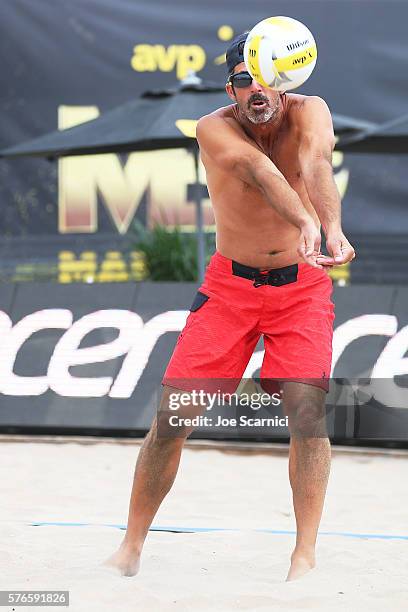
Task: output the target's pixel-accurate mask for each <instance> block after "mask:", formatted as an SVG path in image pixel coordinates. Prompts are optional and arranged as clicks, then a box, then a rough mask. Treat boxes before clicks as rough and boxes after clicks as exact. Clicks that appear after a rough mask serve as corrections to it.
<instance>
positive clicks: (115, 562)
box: [103, 542, 142, 576]
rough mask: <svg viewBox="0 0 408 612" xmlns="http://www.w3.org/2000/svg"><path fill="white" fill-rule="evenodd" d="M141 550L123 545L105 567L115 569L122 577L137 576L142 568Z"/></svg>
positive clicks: (106, 562) (105, 563) (107, 560)
mask: <svg viewBox="0 0 408 612" xmlns="http://www.w3.org/2000/svg"><path fill="white" fill-rule="evenodd" d="M141 552H142V551H141V548H140V547H136V546H130V545H128V544H124V543H123V542H122V544H121V545H120V547H119V548H118V550H117V551H116V552H115V553H113V555H112V556H111V557H109V558H108V559H106V561H105V562H104V564H103V565H107V566H109V567H114V568H115V569H117V570H118V571H119V573H120V574H121V575H122V576H136V574H137V573H138V571H139V567H140V555H141Z"/></svg>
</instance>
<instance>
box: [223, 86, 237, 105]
mask: <svg viewBox="0 0 408 612" xmlns="http://www.w3.org/2000/svg"><path fill="white" fill-rule="evenodd" d="M225 91H226V92H227V96H228V97H229V98H231V100H233V101H234V102H236V99H237V98H236V95H235V93H234V90H233V88H232V85H230V84H229V83H227V84H226V85H225Z"/></svg>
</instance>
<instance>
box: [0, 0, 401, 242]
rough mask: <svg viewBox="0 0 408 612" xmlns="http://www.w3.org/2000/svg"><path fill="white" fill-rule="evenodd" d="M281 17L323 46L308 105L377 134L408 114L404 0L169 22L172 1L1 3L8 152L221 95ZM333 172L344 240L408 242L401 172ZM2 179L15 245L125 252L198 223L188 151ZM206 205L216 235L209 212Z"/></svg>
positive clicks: (285, 4) (32, 163)
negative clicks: (193, 82)
mask: <svg viewBox="0 0 408 612" xmlns="http://www.w3.org/2000/svg"><path fill="white" fill-rule="evenodd" d="M271 14H274V15H282V14H283V15H288V16H291V17H295V18H297V19H299V20H301V21H303V22H304V23H305V24H307V26H308V27H309V28H310V29H311V31H312V32H313V34H314V35H315V38H316V40H317V45H318V63H317V67H316V69H315V71H314V73H313V75H312V77H311V78H310V79H309V81H308V82H307V83H306V84H305V85H304V86H303V87H302V88H301V89H300V90H299V91H300V93H305V94H316V95H319V96H321V97H323V98H324V99H325V100H326V101H327V102H328V104H329V106H330V107H331V109H332V111H334V112H337V113H339V114H344V115H350V116H353V117H356V118H359V119H364V120H368V121H372V122H378V123H381V122H384V121H387V120H390V119H392V118H395V117H398V116H400V115H402V114H404V113H406V112H407V105H406V85H405V75H406V73H407V68H408V39H407V36H406V22H407V19H408V3H406V2H405V1H404V0H401V1H398V0H383V1H378V0H350V1H348V0H326V1H325V2H322V1H321V0H301V1H300V0H299V1H291V0H276V1H274V2H272V3H271V2H266V1H260V0H254V1H253V2H251V5H250V11H249V10H248V3H247V2H244V1H243V0H236V1H235V2H234V4H233V6H232V5H231V3H229V2H219V1H215V0H209V1H207V2H205V3H203V4H200V3H198V4H197V3H195V4H192V3H191V2H187V0H175V1H174V2H172V3H171V8H169V5H168V4H166V3H165V2H164V0H161V1H160V0H151V1H149V2H134V0H86V1H85V0H71V1H70V2H65V1H63V0H37V1H36V2H32V1H31V0H2V2H1V23H0V29H1V30H0V31H1V35H0V52H1V58H2V67H3V69H2V71H1V73H0V108H1V114H0V145H1V148H4V147H6V146H10V145H13V144H17V143H19V142H22V141H24V140H28V139H30V138H33V137H35V136H39V135H42V134H44V133H46V132H48V131H51V130H54V129H56V128H59V129H64V128H68V127H70V126H73V125H76V124H78V123H81V122H83V121H87V120H89V119H92V118H94V117H97V116H98V115H99V114H101V113H104V112H105V111H107V110H108V109H112V108H114V107H115V106H117V105H119V104H123V103H124V102H126V101H128V100H130V99H132V98H134V97H135V96H138V95H139V94H140V93H142V92H143V91H145V90H146V89H152V88H153V89H154V88H163V87H167V86H171V85H174V84H175V83H177V81H180V80H181V79H183V78H185V77H186V76H187V75H188V73H189V71H191V70H193V71H195V72H196V73H197V74H198V75H199V76H200V77H202V78H204V79H206V80H207V79H208V80H212V81H215V82H218V83H223V82H225V76H226V75H225V63H224V55H223V54H224V52H225V48H226V46H227V45H228V41H229V40H230V39H231V38H232V36H233V35H235V34H237V33H239V32H241V31H244V30H246V29H250V28H251V27H252V26H253V25H254V24H255V23H257V22H258V21H260V20H261V19H263V18H265V17H268V16H271ZM228 103H229V99H228V98H227V97H225V104H228ZM333 163H334V167H335V168H334V169H335V175H336V181H337V184H338V186H339V190H340V192H341V194H342V196H343V203H344V206H343V218H344V227H345V229H346V231H347V232H360V233H361V232H363V233H370V232H371V233H376V232H382V233H384V232H390V233H401V232H402V231H403V230H405V219H406V193H407V188H408V175H407V172H406V160H405V159H404V158H402V157H398V156H377V155H346V156H343V155H342V154H340V153H339V152H337V153H336V154H335V156H334V160H333ZM0 178H1V180H0V199H1V204H2V214H1V215H0V231H1V233H2V234H3V235H4V236H8V237H13V236H21V235H25V236H34V237H35V236H37V237H40V236H42V235H44V234H47V235H48V236H50V235H54V236H58V235H60V234H68V235H70V236H72V237H74V236H78V234H85V235H89V236H91V235H96V234H99V233H104V234H105V235H106V236H109V235H111V236H112V239H117V238H118V237H119V238H123V240H125V236H126V234H127V233H128V230H129V224H130V222H131V220H132V219H134V218H137V219H139V220H141V221H142V222H147V223H152V222H153V220H155V219H156V220H157V219H161V220H162V221H164V222H166V223H170V224H171V223H175V222H177V221H179V220H180V219H182V223H183V225H184V226H185V227H186V228H187V229H188V228H190V229H192V227H193V225H194V221H195V217H194V215H195V209H194V206H192V205H191V203H189V202H188V201H187V192H188V184H189V183H191V182H193V180H194V168H193V160H192V159H191V156H189V155H188V154H187V152H185V151H175V150H173V151H165V152H164V151H158V152H149V153H135V154H130V155H127V156H120V155H115V154H106V155H98V156H86V157H81V158H76V159H73V158H67V159H64V160H61V161H60V162H58V163H49V162H48V161H47V160H36V159H21V160H12V161H7V160H0ZM202 181H203V182H204V173H203V172H202ZM204 205H205V208H206V210H205V220H206V223H207V224H209V225H211V224H212V223H213V217H212V212H211V208H210V202H209V200H208V199H207V200H204ZM119 208H127V209H128V210H129V211H131V213H132V214H130V215H129V223H127V224H123V223H122V224H121V223H119V222H118V214H117V211H118V209H119ZM385 208H386V214H384V210H385ZM84 217H85V218H87V219H89V220H88V221H87V222H86V223H83V222H82V219H83V218H84ZM67 219H69V222H67ZM33 244H34V243H33ZM64 244H65V245H66V243H64ZM65 248H66V246H65Z"/></svg>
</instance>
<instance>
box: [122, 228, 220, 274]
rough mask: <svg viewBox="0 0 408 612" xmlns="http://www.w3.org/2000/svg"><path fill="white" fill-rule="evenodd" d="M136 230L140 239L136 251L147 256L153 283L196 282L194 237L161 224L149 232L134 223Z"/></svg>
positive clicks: (195, 245) (195, 244) (178, 229)
mask: <svg viewBox="0 0 408 612" xmlns="http://www.w3.org/2000/svg"><path fill="white" fill-rule="evenodd" d="M133 230H134V232H135V234H136V237H137V242H136V243H135V247H136V248H137V249H138V250H139V251H142V252H143V253H144V255H145V259H146V266H147V270H148V275H149V279H150V280H153V281H196V280H197V238H196V235H195V234H183V233H182V232H181V230H180V228H179V227H178V226H175V227H174V228H173V229H168V228H167V227H166V226H164V225H161V224H159V223H158V224H156V225H155V226H154V227H153V229H151V230H147V229H146V228H145V227H144V226H143V225H142V224H141V223H139V222H135V223H134V224H133ZM208 242H209V241H208V239H207V244H208Z"/></svg>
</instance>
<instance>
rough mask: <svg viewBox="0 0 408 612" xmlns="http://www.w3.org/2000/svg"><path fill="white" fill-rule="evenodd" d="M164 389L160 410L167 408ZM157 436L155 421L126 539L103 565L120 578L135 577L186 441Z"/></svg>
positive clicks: (139, 465)
mask: <svg viewBox="0 0 408 612" xmlns="http://www.w3.org/2000/svg"><path fill="white" fill-rule="evenodd" d="M171 391H175V390H174V389H169V388H168V387H165V388H164V390H163V396H162V400H161V403H160V410H165V409H166V408H167V402H168V394H169V392H171ZM190 433H191V430H190V431H188V432H187V433H186V436H184V437H179V438H176V437H161V436H158V431H157V418H155V419H154V421H153V424H152V427H151V428H150V431H149V433H148V434H147V436H146V438H145V440H144V442H143V445H142V447H141V449H140V452H139V456H138V459H137V463H136V468H135V474H134V478H133V487H132V493H131V497H130V503H129V517H128V524H127V530H126V534H125V537H124V539H123V542H122V543H121V545H120V547H119V549H118V550H117V551H116V552H115V553H114V554H113V555H112V556H111V557H110V558H109V559H108V560H107V561H106V562H105V563H106V564H107V565H111V566H114V567H116V568H117V569H118V570H119V571H120V573H121V574H122V575H123V576H134V575H135V574H137V572H138V570H139V564H140V555H141V553H142V548H143V544H144V541H145V538H146V536H147V534H148V531H149V528H150V525H151V524H152V521H153V519H154V517H155V515H156V512H157V510H158V509H159V507H160V504H161V502H162V501H163V499H164V497H165V496H166V495H167V493H168V492H169V491H170V489H171V487H172V485H173V482H174V480H175V478H176V474H177V470H178V466H179V463H180V456H181V451H182V449H183V445H184V442H185V439H186V437H187V436H188V435H189V434H190Z"/></svg>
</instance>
